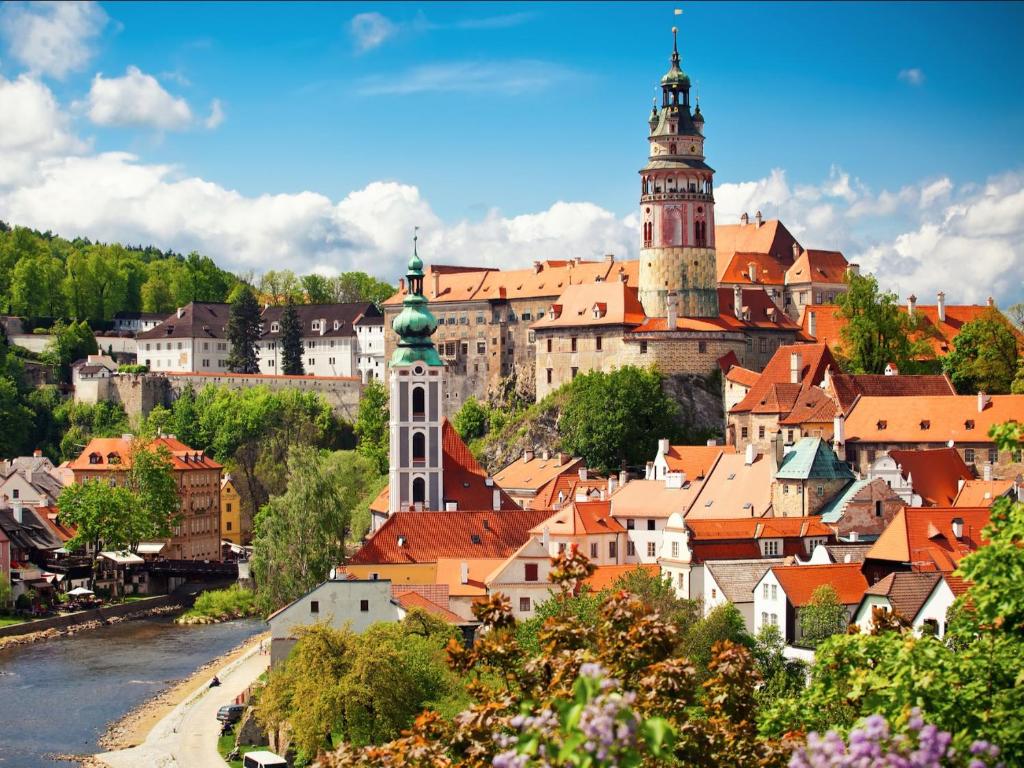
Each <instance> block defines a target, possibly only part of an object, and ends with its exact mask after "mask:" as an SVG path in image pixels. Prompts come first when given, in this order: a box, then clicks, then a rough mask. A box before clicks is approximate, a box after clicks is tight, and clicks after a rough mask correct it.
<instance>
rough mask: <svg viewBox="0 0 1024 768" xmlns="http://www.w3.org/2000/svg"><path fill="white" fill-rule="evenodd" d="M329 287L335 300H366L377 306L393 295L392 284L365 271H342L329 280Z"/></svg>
mask: <svg viewBox="0 0 1024 768" xmlns="http://www.w3.org/2000/svg"><path fill="white" fill-rule="evenodd" d="M331 289H332V291H333V294H334V300H335V301H339V302H362V301H368V302H371V303H373V304H376V305H377V306H378V307H379V306H380V305H381V304H383V303H384V301H385V300H387V299H389V298H391V297H392V296H394V295H395V289H394V286H391V285H389V284H388V283H384V282H381V281H380V280H377V279H376V278H375V277H371V276H370V275H368V274H366V273H365V272H342V273H341V274H340V275H338V276H337V277H335V278H333V279H332V280H331Z"/></svg>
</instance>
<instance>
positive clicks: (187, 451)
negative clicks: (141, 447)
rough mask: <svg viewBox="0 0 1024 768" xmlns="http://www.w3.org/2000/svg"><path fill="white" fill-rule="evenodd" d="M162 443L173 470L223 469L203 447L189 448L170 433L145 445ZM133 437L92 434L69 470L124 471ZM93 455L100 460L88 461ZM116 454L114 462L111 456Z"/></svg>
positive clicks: (129, 459)
mask: <svg viewBox="0 0 1024 768" xmlns="http://www.w3.org/2000/svg"><path fill="white" fill-rule="evenodd" d="M158 446H163V447H164V448H166V449H167V450H168V451H169V452H170V454H171V466H172V467H173V468H174V469H176V470H193V469H222V467H221V465H220V464H218V463H217V462H216V461H214V460H213V459H211V458H210V457H209V456H207V455H205V453H204V452H203V451H197V450H195V449H193V448H189V447H188V446H187V445H185V444H184V443H183V442H181V441H180V440H177V439H176V438H173V437H158V438H156V439H155V440H153V441H151V442H150V443H149V445H147V446H146V447H147V448H149V449H150V450H154V449H156V448H157V447H158ZM131 450H132V441H131V440H126V439H125V438H123V437H94V438H93V439H92V440H90V441H89V444H88V445H87V446H85V449H84V450H83V451H82V452H81V453H80V454H79V455H78V456H77V457H76V458H74V459H72V460H71V462H70V463H69V464H68V467H69V468H70V469H71V470H72V471H79V472H80V471H83V470H87V471H89V472H105V471H111V472H123V471H125V470H128V469H130V468H131ZM94 454H95V455H96V456H97V457H98V459H99V462H98V463H96V464H93V463H90V461H89V458H90V456H92V455H94ZM115 456H116V462H113V463H112V462H111V459H112V458H114V457H115Z"/></svg>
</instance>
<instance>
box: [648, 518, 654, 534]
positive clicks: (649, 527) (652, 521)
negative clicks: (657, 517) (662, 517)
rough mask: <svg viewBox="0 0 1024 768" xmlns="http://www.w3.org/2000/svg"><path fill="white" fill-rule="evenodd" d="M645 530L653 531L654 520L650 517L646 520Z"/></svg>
mask: <svg viewBox="0 0 1024 768" xmlns="http://www.w3.org/2000/svg"><path fill="white" fill-rule="evenodd" d="M647 530H648V531H653V530H654V520H653V519H650V520H648V521H647Z"/></svg>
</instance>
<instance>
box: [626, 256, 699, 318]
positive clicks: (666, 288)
mask: <svg viewBox="0 0 1024 768" xmlns="http://www.w3.org/2000/svg"><path fill="white" fill-rule="evenodd" d="M715 264H716V262H715V249H714V248H691V247H669V248H662V247H658V248H644V249H643V250H641V251H640V286H639V288H640V294H639V295H640V303H641V304H643V307H644V310H645V311H646V312H647V315H648V317H665V315H666V314H667V312H666V309H665V297H666V296H667V295H668V294H669V293H673V292H676V291H678V292H679V303H678V304H677V305H676V311H677V312H678V313H679V315H680V316H683V317H718V282H717V280H718V276H717V274H716V266H715Z"/></svg>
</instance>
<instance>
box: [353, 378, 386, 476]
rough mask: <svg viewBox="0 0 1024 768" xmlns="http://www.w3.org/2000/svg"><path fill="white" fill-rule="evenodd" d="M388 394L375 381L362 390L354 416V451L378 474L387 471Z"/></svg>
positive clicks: (381, 385)
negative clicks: (371, 463) (368, 461)
mask: <svg viewBox="0 0 1024 768" xmlns="http://www.w3.org/2000/svg"><path fill="white" fill-rule="evenodd" d="M389 418H390V416H389V408H388V393H387V390H386V389H384V385H383V384H381V383H380V382H379V381H377V380H376V379H374V380H372V381H370V383H369V384H367V385H366V386H365V387H364V388H363V396H362V398H361V399H360V400H359V411H358V413H357V415H356V423H355V432H356V437H357V438H358V439H359V442H358V443H357V444H356V450H357V451H358V452H359V453H361V454H362V455H363V456H366V457H367V458H368V459H370V460H371V461H372V462H373V463H374V465H375V466H376V467H377V470H378V471H379V472H382V473H383V472H387V471H388V439H389V426H388V420H389Z"/></svg>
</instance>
